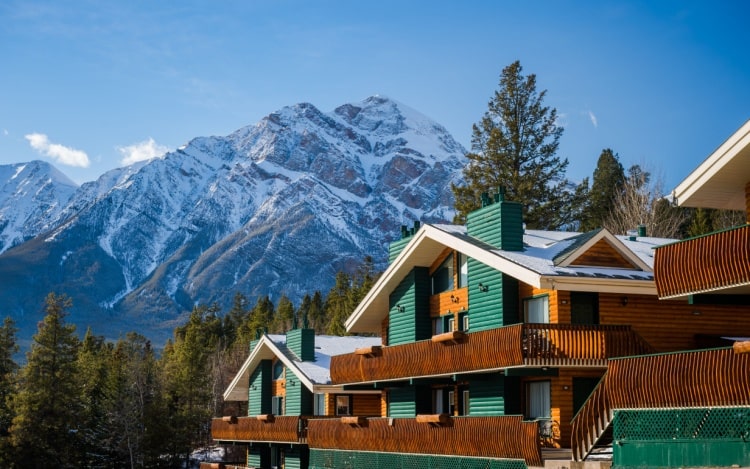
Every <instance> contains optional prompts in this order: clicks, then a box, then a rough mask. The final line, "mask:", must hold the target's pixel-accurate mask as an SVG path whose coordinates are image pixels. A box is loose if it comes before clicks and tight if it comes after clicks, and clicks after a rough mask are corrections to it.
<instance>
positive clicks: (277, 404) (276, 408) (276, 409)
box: [271, 396, 284, 415]
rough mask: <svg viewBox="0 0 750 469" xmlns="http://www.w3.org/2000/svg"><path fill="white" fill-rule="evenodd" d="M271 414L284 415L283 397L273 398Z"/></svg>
mask: <svg viewBox="0 0 750 469" xmlns="http://www.w3.org/2000/svg"><path fill="white" fill-rule="evenodd" d="M271 413H272V414H274V415H284V398H283V397H282V396H273V397H272V398H271Z"/></svg>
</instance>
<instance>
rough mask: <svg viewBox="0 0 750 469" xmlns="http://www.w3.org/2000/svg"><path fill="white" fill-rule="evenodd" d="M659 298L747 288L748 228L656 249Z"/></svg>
mask: <svg viewBox="0 0 750 469" xmlns="http://www.w3.org/2000/svg"><path fill="white" fill-rule="evenodd" d="M654 277H655V280H656V290H657V293H658V295H659V298H673V297H677V296H685V295H690V294H696V293H702V292H708V291H714V290H721V289H724V288H730V287H735V286H741V285H750V225H745V226H741V227H738V228H733V229H730V230H726V231H721V232H718V233H713V234H709V235H706V236H701V237H698V238H693V239H688V240H685V241H681V242H679V243H674V244H668V245H666V246H661V247H658V248H656V253H655V258H654Z"/></svg>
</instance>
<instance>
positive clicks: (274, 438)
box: [211, 415, 306, 443]
mask: <svg viewBox="0 0 750 469" xmlns="http://www.w3.org/2000/svg"><path fill="white" fill-rule="evenodd" d="M305 429H306V419H305V418H303V417H299V416H294V415H279V416H275V417H273V418H272V419H265V420H261V419H258V418H257V417H239V418H233V419H229V418H224V419H220V418H218V419H213V420H212V421H211V435H212V436H213V439H214V440H215V441H268V442H283V443H298V442H299V441H300V439H303V438H304V437H305Z"/></svg>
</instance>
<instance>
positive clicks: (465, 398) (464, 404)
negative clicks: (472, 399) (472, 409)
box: [461, 389, 469, 415]
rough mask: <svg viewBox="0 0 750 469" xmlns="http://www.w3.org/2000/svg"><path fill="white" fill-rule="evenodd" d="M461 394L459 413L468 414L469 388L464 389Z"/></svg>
mask: <svg viewBox="0 0 750 469" xmlns="http://www.w3.org/2000/svg"><path fill="white" fill-rule="evenodd" d="M461 394H462V398H463V400H462V402H461V415H469V390H468V389H464V391H463V392H462V393H461Z"/></svg>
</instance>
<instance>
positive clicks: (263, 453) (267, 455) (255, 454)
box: [247, 446, 271, 467]
mask: <svg viewBox="0 0 750 469" xmlns="http://www.w3.org/2000/svg"><path fill="white" fill-rule="evenodd" d="M270 465H271V449H270V448H269V447H268V446H256V447H252V448H250V449H249V450H248V452H247V466H248V467H269V466H270Z"/></svg>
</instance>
